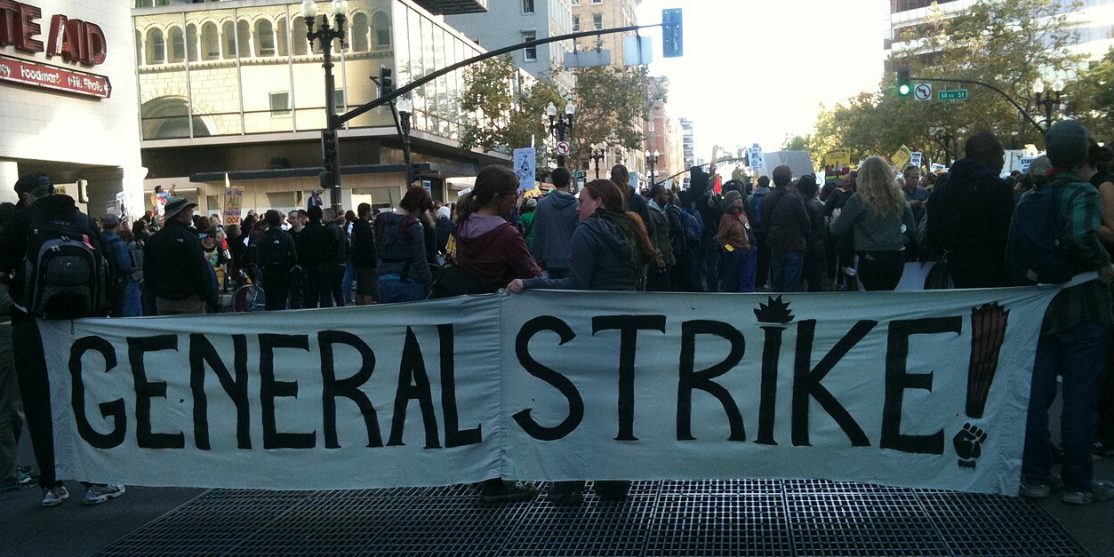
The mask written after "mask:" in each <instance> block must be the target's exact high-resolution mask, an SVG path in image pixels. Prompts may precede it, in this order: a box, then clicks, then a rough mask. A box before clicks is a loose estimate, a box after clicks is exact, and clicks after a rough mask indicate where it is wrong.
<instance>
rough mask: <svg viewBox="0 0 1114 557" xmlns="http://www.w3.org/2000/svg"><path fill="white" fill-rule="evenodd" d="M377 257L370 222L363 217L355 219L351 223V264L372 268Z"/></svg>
mask: <svg viewBox="0 0 1114 557" xmlns="http://www.w3.org/2000/svg"><path fill="white" fill-rule="evenodd" d="M378 259H379V256H378V255H376V253H375V234H374V233H373V232H372V230H371V223H370V222H368V221H366V220H364V219H356V222H355V223H353V224H352V266H354V267H361V268H368V269H374V268H375V263H376V261H377V260H378Z"/></svg>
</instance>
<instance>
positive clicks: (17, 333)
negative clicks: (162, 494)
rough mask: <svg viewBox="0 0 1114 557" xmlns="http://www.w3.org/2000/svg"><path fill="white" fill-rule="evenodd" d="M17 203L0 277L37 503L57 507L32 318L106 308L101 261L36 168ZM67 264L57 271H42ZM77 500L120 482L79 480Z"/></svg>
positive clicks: (83, 226) (98, 499) (107, 492)
mask: <svg viewBox="0 0 1114 557" xmlns="http://www.w3.org/2000/svg"><path fill="white" fill-rule="evenodd" d="M15 191H16V194H18V195H19V198H20V199H19V209H18V210H17V211H16V213H15V215H14V216H13V217H12V219H11V220H10V221H9V222H7V223H5V225H4V228H3V229H2V230H0V280H3V281H5V282H9V284H10V288H11V289H10V292H11V297H12V300H13V304H12V311H11V316H12V344H13V345H14V346H18V347H19V349H18V350H15V351H14V360H15V369H16V376H17V377H18V378H19V387H20V393H21V395H22V397H23V407H24V413H25V415H26V419H27V428H28V430H30V432H31V445H32V448H33V449H34V451H35V460H36V462H37V463H38V465H39V473H40V475H39V487H41V488H42V490H43V499H42V506H43V507H54V506H57V505H61V504H62V502H63V501H65V500H66V499H67V498H69V496H70V494H69V492H68V491H67V490H66V487H65V486H64V485H62V482H61V481H59V480H58V478H57V477H56V476H55V469H54V435H53V424H52V418H51V410H50V379H49V377H48V375H47V369H46V360H45V358H44V351H43V343H42V338H41V336H40V335H39V326H38V322H37V321H36V319H75V318H79V317H94V316H105V315H107V314H108V311H107V305H106V303H105V298H104V290H105V288H106V282H107V277H106V274H107V263H106V262H105V258H104V255H103V253H102V251H101V246H100V238H99V237H98V235H97V233H96V231H95V230H94V229H93V228H94V227H93V225H92V223H91V222H90V220H89V217H88V216H86V215H85V214H83V213H82V212H81V211H80V210H78V208H77V206H76V205H75V204H74V200H73V198H72V197H69V196H66V195H55V194H54V183H53V182H51V180H50V178H49V177H47V176H45V175H43V174H29V175H26V176H24V177H22V178H20V179H19V181H17V182H16V184H15ZM50 268H63V269H66V271H67V272H66V273H64V276H55V275H54V274H52V273H47V272H46V269H50ZM85 487H86V489H85V496H84V497H83V499H82V502H83V503H85V504H87V505H96V504H98V503H104V502H105V501H108V500H109V499H112V498H115V497H119V496H120V495H123V494H124V486H122V485H92V484H85Z"/></svg>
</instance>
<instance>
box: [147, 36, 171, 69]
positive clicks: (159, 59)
mask: <svg viewBox="0 0 1114 557" xmlns="http://www.w3.org/2000/svg"><path fill="white" fill-rule="evenodd" d="M163 62H166V43H165V42H163V37H162V30H161V29H158V28H154V27H153V28H151V29H150V30H148V31H147V65H149V66H150V65H153V64H162V63H163Z"/></svg>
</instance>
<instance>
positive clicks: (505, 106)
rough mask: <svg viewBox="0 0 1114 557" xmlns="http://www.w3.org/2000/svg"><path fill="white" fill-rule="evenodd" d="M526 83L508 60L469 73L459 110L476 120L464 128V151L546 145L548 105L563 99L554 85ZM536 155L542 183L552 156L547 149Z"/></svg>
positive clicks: (480, 65) (494, 60) (491, 61)
mask: <svg viewBox="0 0 1114 557" xmlns="http://www.w3.org/2000/svg"><path fill="white" fill-rule="evenodd" d="M524 77H525V76H524V74H522V73H520V71H519V70H518V68H516V67H515V65H514V62H513V59H512V58H511V56H510V55H507V56H504V57H501V58H492V59H489V60H485V61H483V62H480V63H478V64H475V65H473V66H471V67H469V68H468V70H467V73H466V74H465V77H464V83H465V86H464V93H463V94H462V95H461V100H460V104H461V109H462V110H464V111H465V112H471V113H474V114H475V115H476V117H475V120H472V121H469V122H467V123H466V124H465V126H464V131H463V133H462V134H461V140H460V143H461V147H463V148H465V149H473V148H480V149H483V150H484V151H498V152H504V153H508V154H509V153H510V151H511V150H513V149H515V148H518V147H526V146H529V145H530V144H531V142H532V141H533V142H534V143H535V144H536V145H539V146H540V145H544V142H545V138H546V136H547V134H548V133H549V131H548V129H547V127H546V125H545V123H544V122H543V120H542V116H541V115H542V114H544V113H545V107H546V106H547V105H548V104H549V103H550V102H553V103H562V104H563V101H562V100H561V94H560V92H559V91H558V90H557V86H556V84H555V83H554V82H553V81H551V80H545V79H541V80H532V79H524ZM524 82H528V83H524ZM536 152H537V169H538V172H537V174H538V176H537V178H538V179H542V178H543V177H544V174H545V169H546V166H547V163H548V158H547V157H548V153H547V152H546V149H545V148H544V147H539V148H538V149H537V151H536Z"/></svg>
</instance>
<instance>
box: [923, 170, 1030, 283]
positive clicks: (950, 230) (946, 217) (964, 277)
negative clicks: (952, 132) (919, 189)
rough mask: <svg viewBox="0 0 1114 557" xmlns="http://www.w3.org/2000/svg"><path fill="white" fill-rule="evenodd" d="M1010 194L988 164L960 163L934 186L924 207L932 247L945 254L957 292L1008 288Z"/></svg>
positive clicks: (1011, 197)
mask: <svg viewBox="0 0 1114 557" xmlns="http://www.w3.org/2000/svg"><path fill="white" fill-rule="evenodd" d="M1013 206H1014V199H1013V190H1012V188H1010V186H1009V185H1008V184H1006V182H1005V181H1004V180H1002V179H1001V178H999V177H998V171H997V170H996V169H994V168H992V167H991V166H990V165H988V164H986V163H983V162H980V161H977V160H973V159H962V160H960V161H958V162H956V163H955V164H954V165H952V167H951V170H949V171H948V177H947V178H946V179H945V180H944V182H943V183H941V184H938V185H937V186H936V187H935V188H933V191H932V194H931V195H930V196H929V198H928V203H927V215H928V222H927V231H928V238H927V239H928V242H929V245H930V247H932V248H933V249H935V250H937V251H948V252H951V254H950V255H949V256H948V258H949V259H948V263H949V265H948V270H949V271H950V272H951V273H952V278H953V279H954V280H955V285H956V287H957V288H988V287H996V286H1009V285H1010V280H1009V276H1008V274H1007V273H1006V242H1007V239H1008V238H1009V231H1010V219H1011V218H1012V216H1013Z"/></svg>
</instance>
